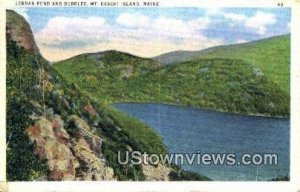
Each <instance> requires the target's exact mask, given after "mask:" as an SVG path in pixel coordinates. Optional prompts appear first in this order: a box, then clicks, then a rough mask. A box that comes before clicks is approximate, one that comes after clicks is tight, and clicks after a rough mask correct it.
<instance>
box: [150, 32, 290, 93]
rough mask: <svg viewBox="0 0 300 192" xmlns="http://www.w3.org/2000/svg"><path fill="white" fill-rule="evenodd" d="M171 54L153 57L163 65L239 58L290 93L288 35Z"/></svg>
mask: <svg viewBox="0 0 300 192" xmlns="http://www.w3.org/2000/svg"><path fill="white" fill-rule="evenodd" d="M175 53H176V54H174V53H173V52H171V53H167V54H164V55H161V56H159V57H156V58H155V59H156V60H160V61H162V63H165V64H171V63H178V62H183V61H188V60H194V59H197V58H231V59H243V60H245V61H248V62H250V63H253V64H255V65H256V66H257V67H259V68H260V69H261V70H262V71H263V73H264V74H265V75H266V76H267V77H268V78H269V79H270V80H271V81H273V82H274V83H275V84H277V85H278V86H279V87H280V88H281V89H282V90H283V91H285V92H286V93H287V94H289V92H290V85H289V83H290V35H282V36H277V37H272V38H268V39H263V40H259V41H254V42H249V43H243V44H236V45H228V46H219V47H214V48H209V49H206V50H202V51H195V52H185V51H184V52H175Z"/></svg>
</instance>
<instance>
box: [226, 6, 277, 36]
mask: <svg viewBox="0 0 300 192" xmlns="http://www.w3.org/2000/svg"><path fill="white" fill-rule="evenodd" d="M222 15H223V17H224V18H225V19H228V20H230V21H232V23H230V25H231V26H236V25H243V26H244V27H246V28H247V29H250V30H252V31H253V32H255V33H257V34H258V35H265V34H266V33H267V30H268V27H269V26H271V25H273V24H275V23H276V22H277V19H276V17H275V15H273V14H271V13H268V12H262V11H258V12H256V13H255V15H253V16H246V15H244V14H237V13H226V12H222Z"/></svg>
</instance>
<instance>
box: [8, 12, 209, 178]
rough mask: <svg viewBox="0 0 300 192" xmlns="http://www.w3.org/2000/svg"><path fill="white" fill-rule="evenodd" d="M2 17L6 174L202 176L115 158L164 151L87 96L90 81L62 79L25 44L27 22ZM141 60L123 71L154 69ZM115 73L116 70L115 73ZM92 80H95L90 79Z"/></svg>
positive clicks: (134, 124)
mask: <svg viewBox="0 0 300 192" xmlns="http://www.w3.org/2000/svg"><path fill="white" fill-rule="evenodd" d="M7 16H8V17H7V18H8V19H7V21H8V23H7V29H8V31H7V34H6V37H7V76H6V85H7V90H6V93H7V96H6V97H7V101H6V103H7V115H6V116H7V119H6V120H7V125H6V128H7V129H6V140H7V149H6V150H7V151H6V152H7V179H8V181H32V180H34V181H35V180H39V181H45V180H55V181H61V180H88V181H91V180H123V181H127V180H132V181H135V180H138V181H141V180H173V179H176V180H178V177H179V179H180V180H208V178H207V177H202V176H200V175H198V174H194V173H190V172H187V171H183V170H181V168H179V167H176V166H173V165H164V166H160V167H159V168H158V167H155V166H152V165H149V166H150V167H151V168H149V167H146V168H145V167H144V165H133V164H132V163H129V164H128V165H121V164H119V163H118V162H117V155H118V151H120V152H121V158H122V159H124V158H125V152H126V151H129V153H132V151H140V152H147V153H148V154H152V153H156V154H160V153H162V154H163V153H166V152H167V150H166V147H165V146H164V144H163V142H162V139H161V138H160V136H159V135H158V134H157V133H156V132H155V131H154V130H153V129H151V128H150V127H149V126H147V125H145V124H144V123H142V122H140V121H138V120H136V119H133V118H131V117H129V116H127V115H126V114H124V113H121V112H119V111H117V110H115V109H113V108H111V107H107V106H103V105H101V103H99V102H98V101H97V100H96V99H94V98H93V96H91V95H94V91H93V90H98V88H97V87H95V88H94V89H91V87H90V88H89V89H90V91H87V90H81V89H80V88H79V87H78V86H77V85H76V84H73V83H70V82H71V81H69V82H68V81H66V80H65V78H64V77H62V76H61V75H59V73H58V72H57V71H56V70H55V69H54V68H53V67H52V66H51V65H50V64H49V63H48V62H47V61H46V60H45V59H44V58H43V57H42V56H41V55H40V54H39V52H38V50H37V49H31V48H34V47H36V45H35V43H34V40H33V39H32V38H33V37H32V35H30V34H31V33H30V31H31V30H30V27H29V25H28V24H27V23H25V24H24V22H26V21H25V20H24V19H23V18H22V17H21V16H19V15H18V14H16V13H15V12H13V11H7ZM11 18H13V19H11ZM16 20H17V21H18V22H16V23H15V22H14V21H16ZM20 23H21V25H24V26H27V27H29V28H28V29H27V30H28V33H21V32H20V31H19V30H21V29H22V28H20V27H15V26H13V25H15V24H18V25H20ZM16 30H17V31H16ZM28 34H29V36H27V35H28ZM30 39H31V40H30ZM16 40H18V42H16ZM28 42H30V44H27V43H28ZM25 44H26V45H28V47H26V46H25ZM32 50H34V51H32ZM112 53H113V52H112ZM110 54H111V53H108V55H109V57H110ZM123 57H124V58H127V57H130V58H132V62H134V63H135V62H137V61H139V60H140V59H139V58H136V57H131V56H128V55H126V54H124V55H122V57H118V58H116V60H115V61H118V62H119V61H122V58H123ZM93 58H94V59H96V60H97V58H95V57H93ZM84 61H87V60H86V59H85V60H84ZM89 64H92V63H89ZM97 64H98V63H97ZM144 65H145V67H141V68H139V69H136V68H135V69H134V70H132V71H131V72H130V73H128V74H130V76H135V75H136V74H143V73H146V72H147V70H155V69H156V68H157V62H153V61H151V60H145V62H144ZM86 67H87V68H86V69H89V68H91V67H89V66H88V65H87V66H86ZM94 67H95V66H93V67H92V68H94ZM97 67H100V68H101V66H98V65H97ZM104 67H105V66H104ZM126 69H127V68H126ZM108 70H109V69H108ZM85 71H86V72H88V70H85ZM91 71H93V70H90V71H89V72H91ZM113 71H118V70H117V69H115V70H112V69H111V70H109V72H107V73H108V74H111V73H113ZM87 74H88V73H87ZM113 74H115V73H113ZM72 75H73V74H72ZM74 75H75V74H74ZM81 75H84V76H85V75H86V74H85V73H84V72H83V73H80V74H77V77H81ZM101 75H103V74H101ZM120 77H123V76H122V75H121V74H120ZM73 79H76V78H75V77H74V78H73ZM68 80H69V79H68ZM83 83H84V82H83ZM107 83H109V82H107ZM82 85H86V84H82ZM96 85H99V84H98V83H94V84H93V86H96ZM107 86H108V85H107ZM149 170H150V171H149ZM151 170H152V172H151ZM149 175H150V177H149ZM174 175H175V176H174Z"/></svg>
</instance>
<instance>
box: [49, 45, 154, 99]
mask: <svg viewBox="0 0 300 192" xmlns="http://www.w3.org/2000/svg"><path fill="white" fill-rule="evenodd" d="M54 67H55V68H56V69H57V70H58V71H59V73H60V74H62V75H63V76H64V77H65V78H66V79H67V80H68V81H69V82H72V83H76V84H78V85H79V87H80V88H82V89H83V90H85V91H88V92H90V93H91V95H92V96H94V97H95V98H97V99H99V100H101V101H102V103H110V102H111V101H112V98H116V99H117V98H123V93H122V91H121V89H123V88H124V86H125V85H126V82H127V81H128V80H129V79H131V78H134V77H138V76H142V75H145V74H147V73H149V72H153V71H155V70H158V69H159V67H160V64H159V63H158V62H156V61H153V60H151V59H143V58H139V57H136V56H133V55H130V54H127V53H122V52H117V51H106V52H101V53H91V54H83V55H79V56H76V57H73V58H71V59H68V60H65V61H62V62H59V63H56V64H55V65H54Z"/></svg>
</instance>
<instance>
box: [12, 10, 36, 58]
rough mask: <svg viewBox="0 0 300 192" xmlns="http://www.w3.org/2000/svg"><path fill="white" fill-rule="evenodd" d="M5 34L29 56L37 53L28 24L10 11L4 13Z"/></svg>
mask: <svg viewBox="0 0 300 192" xmlns="http://www.w3.org/2000/svg"><path fill="white" fill-rule="evenodd" d="M6 34H8V35H9V36H10V37H11V38H12V40H14V41H15V42H16V43H17V44H18V45H19V46H20V47H24V48H25V50H26V51H28V52H29V53H31V54H37V53H39V50H38V47H37V46H36V44H35V40H34V37H33V34H32V30H31V28H30V25H29V24H28V22H27V21H26V20H25V19H24V18H23V17H20V16H19V15H18V14H17V13H16V12H14V11H12V10H7V11H6Z"/></svg>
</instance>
